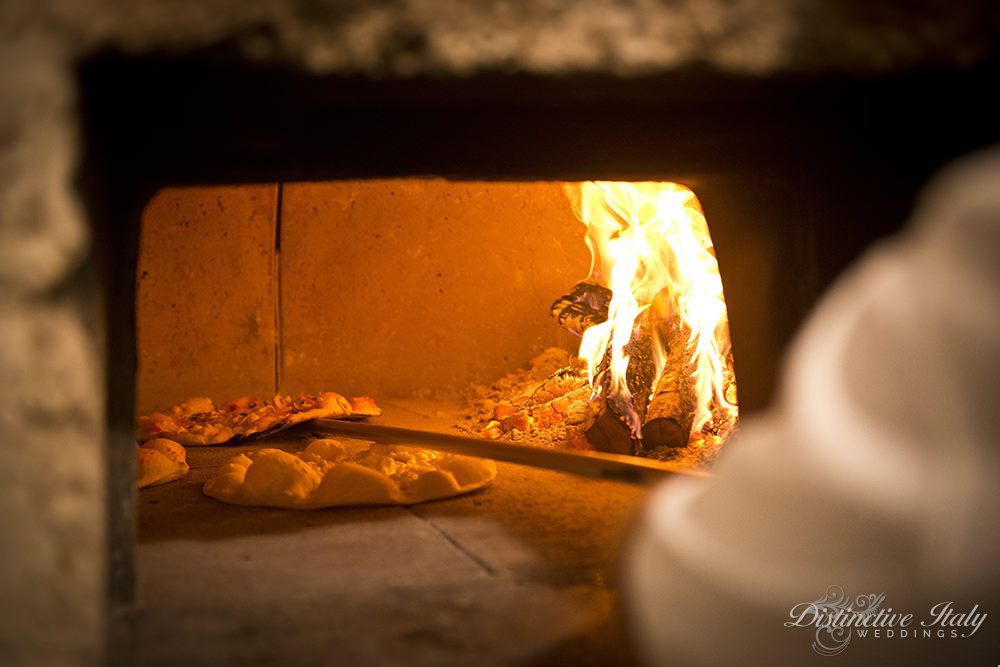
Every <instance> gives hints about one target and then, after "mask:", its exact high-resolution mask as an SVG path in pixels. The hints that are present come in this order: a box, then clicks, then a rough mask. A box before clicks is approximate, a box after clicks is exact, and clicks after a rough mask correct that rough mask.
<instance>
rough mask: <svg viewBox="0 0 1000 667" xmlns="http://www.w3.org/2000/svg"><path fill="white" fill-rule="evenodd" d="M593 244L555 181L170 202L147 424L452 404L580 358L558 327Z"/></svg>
mask: <svg viewBox="0 0 1000 667" xmlns="http://www.w3.org/2000/svg"><path fill="white" fill-rule="evenodd" d="M583 230H584V226H583V224H582V223H580V222H579V221H578V220H577V219H576V218H575V217H574V215H573V212H572V210H571V207H570V205H569V201H568V199H567V197H566V195H565V194H564V192H563V189H562V186H561V185H560V184H559V183H556V182H536V183H481V182H452V181H445V180H442V179H385V180H365V181H337V182H326V183H286V184H281V185H279V184H257V185H241V186H210V187H189V188H167V189H164V190H162V191H160V192H159V193H158V194H157V195H156V196H155V197H154V198H153V199H152V200H151V201H150V202H149V204H148V205H147V207H146V209H145V211H144V214H143V217H142V235H141V241H140V254H139V264H138V282H137V290H138V291H137V306H136V308H137V310H136V315H137V337H138V341H137V342H138V348H139V370H138V381H137V406H136V407H137V410H138V411H139V412H140V413H145V412H149V411H152V410H156V409H164V408H166V407H169V406H170V405H172V404H174V403H176V402H179V401H181V400H184V399H185V398H189V397H191V396H202V395H205V396H208V397H210V398H212V399H213V400H214V401H216V402H222V401H226V400H229V399H232V398H234V397H237V396H242V395H248V394H256V395H260V396H264V397H266V396H269V395H271V394H273V393H275V392H277V391H280V392H286V393H293V394H298V393H303V392H306V393H318V392H320V391H325V390H333V391H338V392H340V393H344V394H348V395H372V396H375V397H379V398H387V397H388V398H407V397H441V396H442V395H454V394H456V393H461V392H463V391H465V390H466V389H468V387H469V386H470V385H472V384H483V383H486V384H489V383H490V382H492V381H493V380H494V379H496V378H499V377H501V376H502V375H503V374H504V373H507V372H508V371H511V370H513V369H515V368H517V367H519V366H522V365H524V364H526V363H527V362H528V361H529V360H530V359H531V358H532V357H533V356H535V355H537V354H538V353H540V352H541V351H542V350H544V349H545V348H547V347H554V346H555V347H565V348H566V349H568V350H574V349H575V347H576V346H577V345H578V342H577V339H576V338H574V337H573V336H572V335H571V334H568V333H567V332H565V331H563V330H562V329H561V328H560V327H559V326H558V325H557V324H556V323H555V322H554V321H552V320H551V319H550V318H549V316H548V313H549V307H550V305H551V303H552V301H553V300H554V299H555V298H556V297H557V296H559V295H561V294H562V293H564V292H565V291H566V290H567V289H568V288H569V286H571V285H572V284H574V283H575V282H576V281H578V280H581V279H583V278H584V277H585V276H586V273H587V271H588V268H589V262H590V259H589V254H588V251H587V249H586V246H585V245H584V242H583Z"/></svg>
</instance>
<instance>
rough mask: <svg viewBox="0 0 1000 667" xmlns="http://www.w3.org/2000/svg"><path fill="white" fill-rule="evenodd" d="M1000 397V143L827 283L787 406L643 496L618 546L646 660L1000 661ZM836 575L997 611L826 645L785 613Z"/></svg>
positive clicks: (789, 375) (853, 592) (914, 603)
mask: <svg viewBox="0 0 1000 667" xmlns="http://www.w3.org/2000/svg"><path fill="white" fill-rule="evenodd" d="M736 361H737V371H738V370H739V367H738V363H739V360H738V359H737V360H736ZM998 399H1000V150H998V149H993V150H990V151H987V152H984V153H981V154H978V155H975V156H972V157H970V158H967V159H966V160H964V161H963V162H961V163H958V164H956V165H954V166H952V167H949V168H948V169H946V170H945V171H944V172H943V173H942V174H940V175H939V176H938V178H937V179H936V180H935V181H934V182H933V183H932V185H931V186H930V187H929V188H928V190H927V191H926V192H925V194H924V195H923V197H922V199H921V201H920V202H919V206H918V208H917V212H916V217H915V219H914V220H913V221H912V223H911V225H910V227H909V229H908V230H907V231H906V232H905V233H904V234H902V235H900V236H899V237H897V238H895V239H893V240H891V241H888V242H884V243H882V244H881V245H880V246H878V247H877V248H875V249H874V250H873V251H871V252H870V253H869V254H868V255H867V256H865V257H864V258H863V259H862V260H861V261H860V262H858V264H857V265H856V266H855V267H854V268H853V269H852V270H851V271H849V273H848V274H847V275H845V276H844V277H843V278H842V279H841V280H840V281H839V283H838V284H837V285H836V286H835V287H834V288H833V289H832V290H831V292H830V293H829V294H828V295H827V296H826V298H825V299H824V300H823V301H822V303H821V305H820V306H819V308H818V310H817V311H816V312H815V313H814V314H813V315H812V317H811V318H810V320H809V321H808V323H807V324H806V326H805V327H804V329H803V330H802V331H801V332H800V334H799V336H798V337H797V339H796V342H795V343H794V344H793V346H792V349H791V352H790V356H789V358H788V359H787V363H786V367H785V369H784V372H783V377H782V388H781V390H780V394H779V398H778V400H777V401H776V403H775V406H774V407H773V408H772V410H771V411H770V412H769V413H768V414H767V415H766V416H765V417H761V418H757V419H754V420H748V421H746V422H745V423H744V424H743V426H742V428H741V430H740V432H739V433H738V434H737V435H736V436H735V437H734V438H733V439H732V440H731V441H730V443H729V444H727V446H726V449H725V450H724V453H723V455H722V457H721V460H720V462H719V465H718V466H717V468H716V471H715V475H714V476H713V477H712V478H711V479H709V480H702V479H675V480H671V481H669V482H667V483H665V484H663V485H662V486H661V487H660V488H658V489H657V490H655V491H654V492H653V494H651V497H650V501H649V503H648V506H647V508H646V511H645V514H644V515H643V517H642V518H641V520H640V523H639V525H638V527H637V529H636V532H635V535H634V537H633V539H632V542H631V544H630V547H629V549H628V552H627V558H626V560H625V565H626V572H625V582H626V594H625V600H626V605H627V608H626V611H627V614H628V620H629V622H630V624H631V628H632V631H633V635H634V640H635V642H636V645H637V648H638V652H639V654H640V656H641V658H642V659H643V660H644V662H647V663H649V664H655V665H668V664H669V665H687V664H706V665H740V664H771V665H775V664H811V663H812V662H815V663H817V664H824V665H836V664H851V665H854V664H859V663H868V662H871V663H879V664H887V663H886V662H885V661H886V660H892V661H895V659H899V660H901V661H903V660H905V661H906V662H905V664H942V663H940V662H935V661H936V660H940V659H946V660H948V664H963V663H962V662H961V660H962V659H964V658H968V659H972V658H973V657H975V658H979V657H982V658H986V659H988V660H989V662H986V663H978V664H1000V640H998V637H1000V604H998V599H1000V595H998V589H1000V585H998V584H1000V522H998V519H1000V511H998V510H1000V400H998ZM830 586H840V587H842V589H843V591H845V593H846V595H847V597H848V598H849V599H851V600H853V599H854V598H855V597H856V596H858V595H862V594H868V593H882V592H884V593H885V595H886V600H885V603H884V606H887V607H892V608H893V609H894V610H900V611H904V612H911V613H913V614H914V615H915V618H916V622H919V621H921V620H922V619H924V618H926V617H928V610H929V609H930V607H931V605H933V604H934V603H937V602H942V601H955V608H956V610H968V608H969V607H970V606H971V605H972V604H973V603H979V605H980V609H981V610H982V611H985V612H987V613H988V617H987V618H986V620H985V622H984V623H983V625H982V627H981V629H980V630H979V631H978V632H977V633H976V634H975V635H973V636H972V637H969V638H951V637H945V638H938V637H934V638H929V639H928V638H922V637H918V638H912V637H909V638H906V639H901V638H899V636H898V633H896V636H895V637H893V638H884V637H883V638H880V639H875V638H873V637H866V638H860V637H857V636H855V637H853V638H852V639H851V641H850V643H849V645H847V646H846V647H844V648H843V652H842V653H840V654H839V655H837V656H832V657H822V656H820V655H818V654H817V653H816V652H814V650H813V648H812V644H813V642H814V641H815V640H816V636H815V634H816V633H815V629H814V628H812V629H810V628H805V627H785V625H784V624H785V622H786V621H789V619H790V617H789V613H790V610H791V608H792V607H793V606H794V605H796V604H798V603H803V602H812V601H814V600H817V599H819V598H820V597H821V596H822V595H823V594H824V592H825V591H826V590H827V588H828V587H830ZM953 658H954V659H955V661H952V659H953ZM900 664H904V663H900Z"/></svg>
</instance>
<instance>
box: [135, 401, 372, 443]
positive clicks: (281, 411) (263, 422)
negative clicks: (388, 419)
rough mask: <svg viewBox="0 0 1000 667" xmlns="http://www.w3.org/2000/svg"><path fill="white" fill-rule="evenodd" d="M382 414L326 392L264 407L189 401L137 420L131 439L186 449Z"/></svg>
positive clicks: (261, 404) (368, 404) (251, 403)
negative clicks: (165, 441) (171, 443)
mask: <svg viewBox="0 0 1000 667" xmlns="http://www.w3.org/2000/svg"><path fill="white" fill-rule="evenodd" d="M380 414H382V411H381V410H380V409H379V407H378V406H377V405H376V404H375V400H374V399H372V398H370V397H367V396H362V397H357V398H351V399H347V398H344V397H343V396H341V395H340V394H337V393H335V392H332V391H327V392H323V393H321V394H318V395H312V394H301V395H299V396H296V397H294V398H293V397H291V396H288V395H282V394H278V395H276V396H275V397H274V398H273V399H272V400H270V401H264V400H261V399H260V398H257V397H256V396H244V397H243V398H237V399H235V400H232V401H229V402H228V403H226V404H224V405H222V406H220V407H216V406H215V404H214V403H212V400H211V399H209V398H189V399H188V400H186V401H183V402H182V403H178V404H177V405H175V406H173V407H172V408H170V409H169V410H168V411H166V412H153V413H151V414H148V415H143V416H142V417H140V418H139V422H138V428H137V430H136V439H138V440H140V441H145V440H149V439H151V438H169V439H171V440H174V441H176V442H179V443H181V444H184V445H187V446H202V445H221V444H224V443H227V442H235V441H240V440H249V439H250V438H259V437H263V436H265V435H270V434H272V433H276V432H277V431H280V430H282V429H286V428H290V427H292V426H295V425H296V424H301V423H303V422H307V421H311V420H313V419H358V418H365V417H376V416H378V415H380Z"/></svg>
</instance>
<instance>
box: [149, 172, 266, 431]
mask: <svg viewBox="0 0 1000 667" xmlns="http://www.w3.org/2000/svg"><path fill="white" fill-rule="evenodd" d="M277 201H278V186H277V185H244V186H239V187H201V188H174V189H168V190H163V191H161V192H160V193H159V194H157V195H156V196H155V197H154V198H153V200H152V201H150V202H149V204H148V205H147V206H146V209H145V211H144V212H143V215H142V234H141V238H140V249H139V266H138V269H137V273H138V275H137V276H136V278H137V281H136V342H137V345H138V348H139V369H138V375H137V377H136V403H137V405H136V408H137V410H138V411H139V412H140V413H146V412H149V411H151V410H154V409H157V408H164V407H167V406H170V405H173V404H175V403H177V402H180V401H182V400H184V399H185V398H190V397H191V396H208V397H210V398H212V399H213V400H215V401H216V402H221V401H226V400H229V399H232V398H235V397H236V396H243V395H247V394H256V395H260V396H269V395H271V394H272V393H273V392H274V370H275V361H274V360H275V350H276V344H277V343H276V341H277V336H276V331H277V325H276V307H275V304H276V300H277V289H278V280H277V258H276V257H275V253H274V236H275V225H276V220H277Z"/></svg>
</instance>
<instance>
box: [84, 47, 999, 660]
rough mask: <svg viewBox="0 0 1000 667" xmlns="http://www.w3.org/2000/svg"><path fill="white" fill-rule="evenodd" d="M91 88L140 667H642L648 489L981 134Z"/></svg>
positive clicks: (456, 92)
mask: <svg viewBox="0 0 1000 667" xmlns="http://www.w3.org/2000/svg"><path fill="white" fill-rule="evenodd" d="M930 80H931V81H932V82H933V81H936V80H935V79H934V78H933V76H931V78H930ZM80 82H81V83H80V86H81V114H82V116H83V119H84V122H83V127H84V139H85V168H84V170H83V182H82V184H81V186H82V187H81V191H82V192H83V193H84V196H85V197H86V202H85V203H86V204H87V210H88V212H89V214H90V216H91V220H92V221H93V223H94V227H93V232H94V235H95V247H96V248H98V249H99V254H102V253H103V255H102V256H100V257H99V259H100V260H101V265H102V267H103V268H104V270H105V274H104V276H103V278H104V280H103V282H101V285H100V290H101V295H102V297H103V298H104V299H105V302H106V303H107V306H108V308H107V317H106V321H105V325H106V327H105V329H106V331H107V354H106V356H105V357H104V364H105V365H104V370H105V373H106V374H105V378H106V381H107V386H106V391H107V404H106V405H107V422H106V425H107V447H106V453H107V458H108V460H107V470H108V475H107V492H108V509H109V521H108V525H109V530H108V540H107V543H108V559H109V561H110V564H109V577H108V584H109V592H108V602H109V607H110V608H111V609H112V611H113V612H114V614H113V615H112V620H111V623H110V625H111V631H112V637H111V640H110V642H109V646H111V653H112V657H113V658H114V660H115V661H116V662H118V663H119V664H149V665H160V664H164V665H166V664H176V663H177V662H185V661H186V662H191V663H192V664H206V663H209V662H212V661H213V659H214V658H218V660H215V661H216V662H219V661H223V662H224V661H225V660H228V659H232V656H242V657H243V658H245V659H246V660H247V661H250V662H266V661H268V660H271V658H272V657H273V656H279V658H280V659H276V660H272V661H277V662H284V663H289V664H309V662H310V661H312V662H315V661H316V659H317V656H325V655H329V656H333V657H331V659H332V660H336V661H342V662H355V663H359V664H467V663H468V657H469V656H470V655H479V654H484V655H488V656H489V659H490V660H491V661H492V663H494V664H514V663H518V664H524V663H526V662H530V661H536V662H538V664H546V663H548V662H551V663H560V662H563V663H565V662H567V661H569V660H573V661H575V662H576V663H577V664H633V663H634V662H635V659H634V657H633V656H630V655H629V654H628V642H627V641H626V639H625V635H624V633H623V628H622V623H623V619H622V617H621V614H619V613H618V610H617V607H616V605H617V600H618V587H617V584H618V582H617V571H616V566H617V562H618V561H617V558H618V556H619V552H620V550H621V545H622V544H623V542H624V541H625V539H626V536H627V532H628V528H629V525H630V522H631V520H632V517H634V516H635V514H636V512H637V511H638V510H639V508H640V507H641V506H642V503H643V502H644V500H645V499H646V497H647V494H646V489H647V488H648V487H645V486H643V485H641V484H635V483H630V482H635V481H642V480H644V479H647V477H645V475H647V474H649V473H648V471H649V470H654V469H655V470H657V471H660V472H662V471H663V470H677V469H681V470H683V471H684V472H682V473H680V474H706V471H707V474H711V469H712V466H713V464H714V462H715V461H717V460H724V457H725V456H727V451H735V447H734V446H732V445H731V444H727V440H728V439H729V436H731V435H732V434H733V433H735V432H737V430H738V428H739V420H740V419H746V418H748V417H749V416H752V415H753V413H754V412H757V411H760V410H762V409H763V408H765V407H766V406H767V405H768V404H769V403H770V402H771V401H772V399H773V398H774V393H775V385H776V383H777V377H778V375H779V373H780V367H781V358H782V356H783V354H784V352H785V350H786V347H787V345H788V342H789V340H790V339H791V336H792V333H793V332H794V331H795V329H796V327H797V326H798V324H799V323H800V322H801V321H802V319H803V318H804V316H805V315H806V313H808V312H809V310H810V309H811V308H812V306H813V305H814V304H815V303H816V301H817V300H818V298H819V297H820V295H821V294H822V292H823V290H824V289H825V288H826V287H827V286H828V285H830V284H831V283H832V282H833V280H834V278H835V277H836V276H837V275H838V273H839V272H840V271H841V270H843V268H844V267H845V266H847V265H848V264H849V263H850V262H851V261H853V260H855V259H856V258H857V257H858V256H859V255H860V254H861V253H862V252H863V251H864V249H865V248H867V247H868V246H870V245H871V244H872V243H873V242H874V241H875V240H877V239H879V238H881V237H884V236H886V235H888V234H891V233H892V232H893V231H895V230H896V229H897V227H898V225H900V224H901V223H902V222H903V221H904V220H905V219H906V217H907V213H908V211H909V207H910V206H911V204H912V201H913V197H914V194H915V192H916V191H917V189H918V188H919V186H920V185H921V184H922V183H923V182H924V180H925V178H926V176H927V174H928V173H929V172H930V171H931V170H932V169H933V168H935V167H936V166H937V165H939V164H941V163H942V162H943V161H945V159H947V158H948V157H949V156H951V155H955V154H957V153H959V152H961V151H962V150H966V149H968V148H969V147H972V146H975V145H979V144H980V143H981V136H982V127H984V126H985V125H986V123H985V122H980V123H978V124H976V123H965V124H962V123H953V124H948V126H949V127H955V128H960V129H962V130H963V131H964V132H965V134H962V135H961V136H959V137H948V138H945V137H938V135H933V134H932V135H931V136H929V137H928V143H927V145H926V146H923V148H921V150H919V151H915V150H914V148H913V147H914V145H915V144H914V143H913V142H912V137H913V136H914V132H916V131H918V130H920V129H922V128H926V127H929V126H930V124H928V122H927V119H928V118H930V117H937V115H939V114H938V113H937V111H938V110H939V107H940V106H942V105H946V102H947V106H948V108H957V106H955V105H954V104H953V103H951V102H950V101H949V100H954V99H962V98H963V96H964V97H965V98H968V97H973V98H974V97H975V93H974V91H978V90H980V88H981V87H980V86H979V83H980V80H979V79H978V78H976V77H974V76H970V81H967V82H964V83H963V82H962V81H960V80H957V81H956V82H953V83H951V84H948V81H945V82H944V83H945V84H948V85H943V87H939V88H940V90H941V91H942V92H941V94H939V95H937V96H935V97H934V99H933V100H931V101H930V102H934V103H935V104H937V105H938V106H927V105H928V104H929V101H928V100H927V98H926V95H925V91H926V90H927V89H928V84H927V79H923V78H915V79H913V80H908V79H906V78H905V77H904V78H896V79H892V78H891V77H890V78H887V79H873V80H864V79H861V80H842V81H834V82H830V81H826V80H820V79H810V78H808V77H804V78H795V77H786V78H782V77H778V78H774V79H766V78H765V79H754V78H752V77H751V78H747V77H741V76H733V77H728V78H727V77H721V78H720V77H714V76H710V77H707V78H706V77H703V75H701V74H699V73H698V72H681V73H677V74H676V75H673V74H671V75H664V76H660V75H656V76H650V77H649V78H644V77H641V76H640V77H637V78H634V79H632V78H627V77H624V78H623V77H618V76H614V75H607V76H604V75H602V76H597V77H595V78H593V79H591V78H589V77H573V76H569V77H556V76H530V75H521V74H514V75H510V76H506V75H495V74H483V75H477V76H473V77H470V78H469V79H453V78H446V79H434V78H432V77H429V78H427V79H418V80H412V81H411V80H395V79H392V80H384V81H370V80H367V79H360V78H356V77H350V76H339V75H331V76H326V75H317V74H315V73H309V74H307V73H303V72H301V71H298V70H295V69H294V68H291V69H289V68H285V67H282V66H259V64H247V63H246V62H245V61H242V60H237V61H235V63H234V62H233V61H230V60H227V59H226V58H221V59H218V58H216V57H215V56H214V55H213V54H207V55H206V54H195V55H193V56H191V57H183V58H174V57H170V56H164V55H162V54H161V55H153V56H149V57H142V58H131V57H121V56H115V55H109V56H106V57H98V58H95V59H94V60H93V61H90V62H87V63H85V64H84V65H83V66H82V69H81V72H80ZM938 83H941V82H938ZM949 86H950V87H949ZM949 91H951V92H949ZM969 91H973V92H969ZM845 100H851V104H846V103H845V102H844V101H845ZM962 108H963V109H968V108H976V109H979V108H980V107H977V106H976V105H971V104H969V105H963V106H962ZM872 109H875V110H888V111H885V112H884V113H880V115H872V114H870V113H869V112H870V111H871V110H872ZM913 109H917V110H919V111H920V113H919V114H917V115H913V114H911V113H910V112H911V111H912V110H913ZM248 110H252V113H250V112H248ZM902 110H906V113H903V112H902ZM934 127H938V125H934ZM157 429H158V430H157ZM379 429H381V430H379ZM393 429H396V430H393ZM399 430H402V431H403V432H404V435H405V436H406V437H407V438H409V440H405V439H403V436H401V435H400V433H399ZM137 436H139V437H138V438H137ZM414 439H416V440H414ZM449 439H455V440H454V441H452V440H449ZM445 441H447V442H449V443H453V444H455V443H457V444H455V447H457V449H452V450H445V449H440V445H441V443H442V442H445ZM317 443H318V444H317ZM372 443H374V444H372ZM470 443H473V444H470ZM137 444H141V445H143V446H142V447H139V448H138V450H137ZM431 445H434V446H437V447H439V448H437V449H436V448H433V447H432V446H431ZM461 447H466V448H468V447H473V449H474V450H475V447H480V448H485V449H478V450H475V451H477V452H479V454H480V456H473V455H472V454H471V453H470V450H469V449H461ZM490 448H492V449H490ZM484 452H489V453H490V455H488V456H483V455H482V454H483V453H484ZM494 454H496V455H494ZM518 456H520V457H522V459H519V460H518V462H514V461H512V460H511V457H515V458H516V457H518ZM469 461H492V462H493V463H490V464H470V463H469ZM579 461H585V462H587V463H586V464H585V465H584V464H579ZM594 462H597V463H596V464H595V463H594ZM612 462H613V464H614V466H617V467H614V468H613V471H614V474H610V475H605V474H602V471H603V472H607V470H609V469H611V468H602V467H601V466H611V465H612ZM579 465H584V468H585V469H581V468H579V467H578V466H579ZM595 465H596V467H595ZM574 466H576V467H574ZM622 470H626V471H633V473H632V474H633V476H632V477H629V476H628V474H624V473H622V472H621V471H622ZM567 471H570V472H571V473H572V474H567ZM635 471H639V472H635ZM668 474H669V473H668ZM622 480H624V481H625V483H623V481H622ZM137 486H141V487H142V488H138V489H137V488H136V487H137ZM511 637H518V641H517V642H511V641H510V638H511ZM213 657H214V658H213Z"/></svg>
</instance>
